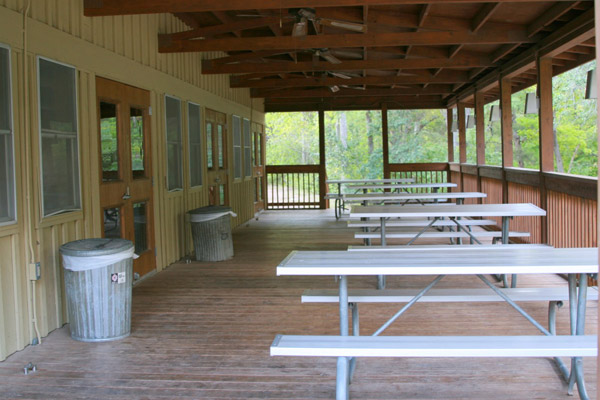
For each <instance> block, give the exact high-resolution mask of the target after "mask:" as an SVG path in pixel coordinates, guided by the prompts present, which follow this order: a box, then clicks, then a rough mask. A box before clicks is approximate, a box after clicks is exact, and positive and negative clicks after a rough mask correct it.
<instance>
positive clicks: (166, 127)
mask: <svg viewBox="0 0 600 400" xmlns="http://www.w3.org/2000/svg"><path fill="white" fill-rule="evenodd" d="M167 98H171V99H174V100H177V101H178V102H179V129H180V132H179V142H178V143H179V149H180V154H179V161H180V165H181V168H180V169H179V173H180V177H179V178H180V185H179V187H175V188H173V189H170V188H169V131H168V126H167V124H168V122H169V118H168V117H167ZM163 104H164V107H165V110H164V116H165V125H164V126H165V161H166V162H165V166H166V171H165V172H166V177H167V179H166V189H167V192H169V193H173V192H181V191H183V186H184V182H183V115H182V114H183V107H181V104H182V101H181V99H180V98H179V97H176V96H173V95H170V94H166V93H165V100H164V103H163Z"/></svg>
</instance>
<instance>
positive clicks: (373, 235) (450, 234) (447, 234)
mask: <svg viewBox="0 0 600 400" xmlns="http://www.w3.org/2000/svg"><path fill="white" fill-rule="evenodd" d="M470 233H471V235H473V236H475V237H476V238H499V237H502V232H500V231H481V232H470ZM418 234H419V232H418V231H414V232H386V233H385V237H386V238H387V239H412V238H414V237H415V236H417V235H418ZM530 235H531V234H530V233H529V232H508V236H509V237H529V236H530ZM470 237H471V236H470V235H469V234H468V233H467V232H463V231H459V232H456V231H443V232H439V231H426V232H423V233H421V235H419V238H470ZM354 238H355V239H379V238H381V234H380V233H378V232H358V233H355V234H354Z"/></svg>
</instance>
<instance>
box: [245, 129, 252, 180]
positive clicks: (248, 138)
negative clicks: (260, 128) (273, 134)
mask: <svg viewBox="0 0 600 400" xmlns="http://www.w3.org/2000/svg"><path fill="white" fill-rule="evenodd" d="M243 133H244V172H245V174H244V176H245V177H246V178H248V177H250V176H252V132H250V120H248V119H246V118H244V132H243Z"/></svg>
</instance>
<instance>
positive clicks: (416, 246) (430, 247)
mask: <svg viewBox="0 0 600 400" xmlns="http://www.w3.org/2000/svg"><path fill="white" fill-rule="evenodd" d="M467 246H468V248H469V249H472V250H496V249H498V248H500V249H507V250H510V249H511V248H513V247H514V246H518V247H519V248H521V249H535V248H540V247H541V248H544V247H546V248H552V246H548V245H547V244H480V245H477V246H472V245H465V246H448V245H447V244H443V245H439V244H414V245H411V246H407V245H397V246H348V251H367V252H368V251H394V250H396V251H419V250H433V251H449V250H450V251H453V250H457V251H463V250H465V247H467Z"/></svg>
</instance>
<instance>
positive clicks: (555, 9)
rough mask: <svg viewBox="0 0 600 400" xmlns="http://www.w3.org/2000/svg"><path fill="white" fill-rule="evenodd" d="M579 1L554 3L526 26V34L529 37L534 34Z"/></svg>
mask: <svg viewBox="0 0 600 400" xmlns="http://www.w3.org/2000/svg"><path fill="white" fill-rule="evenodd" d="M579 3H580V2H579V1H574V2H571V3H556V4H554V5H553V6H552V7H550V8H549V9H548V10H546V11H545V12H544V13H543V14H542V15H540V16H539V17H538V18H537V19H536V20H535V21H533V22H532V23H531V24H530V25H529V26H528V27H527V35H529V36H530V37H531V36H533V35H535V34H536V33H538V32H539V31H541V30H542V29H544V27H546V26H548V25H550V24H551V23H553V22H554V21H556V20H557V19H558V18H560V17H562V16H563V15H564V14H566V13H567V12H569V11H570V10H571V9H572V8H573V7H575V6H576V5H578V4H579Z"/></svg>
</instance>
